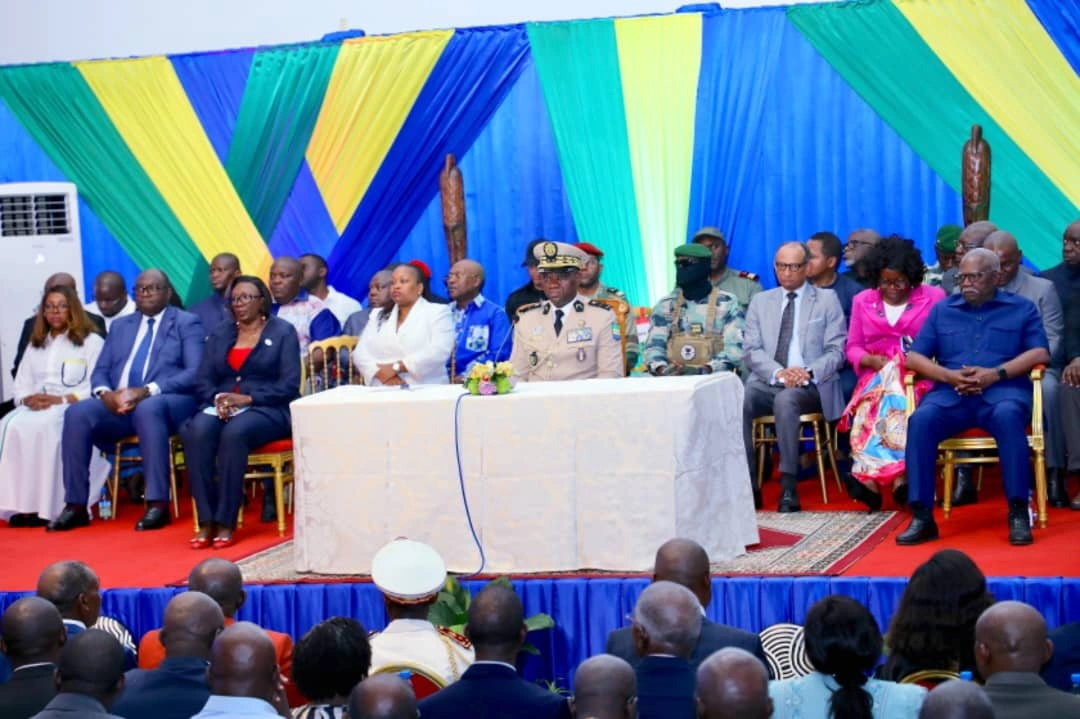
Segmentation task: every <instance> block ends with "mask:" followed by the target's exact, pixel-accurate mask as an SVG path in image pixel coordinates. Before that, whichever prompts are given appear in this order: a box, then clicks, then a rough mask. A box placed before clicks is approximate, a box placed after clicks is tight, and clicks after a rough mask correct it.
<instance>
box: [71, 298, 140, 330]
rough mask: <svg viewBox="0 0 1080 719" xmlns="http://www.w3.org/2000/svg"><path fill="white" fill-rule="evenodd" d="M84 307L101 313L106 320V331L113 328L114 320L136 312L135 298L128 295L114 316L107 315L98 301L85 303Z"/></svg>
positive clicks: (88, 310)
mask: <svg viewBox="0 0 1080 719" xmlns="http://www.w3.org/2000/svg"><path fill="white" fill-rule="evenodd" d="M83 309H85V310H86V311H87V312H93V313H94V314H95V315H100V316H101V318H102V319H103V320H105V331H106V332H108V331H109V330H110V329H112V323H113V320H115V319H119V318H120V317H127V316H128V315H130V314H133V313H134V312H135V300H133V299H131V298H130V297H128V298H127V302H125V303H124V306H123V307H121V308H120V311H119V312H117V313H116V314H115V315H113V316H112V317H106V316H105V313H103V312H102V311H101V309H100V308H99V307H98V303H97V302H90V303H89V304H85V305H83Z"/></svg>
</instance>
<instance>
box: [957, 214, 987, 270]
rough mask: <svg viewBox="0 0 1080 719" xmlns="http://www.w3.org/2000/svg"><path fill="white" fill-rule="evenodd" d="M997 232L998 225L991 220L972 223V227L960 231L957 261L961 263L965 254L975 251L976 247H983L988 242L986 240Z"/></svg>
mask: <svg viewBox="0 0 1080 719" xmlns="http://www.w3.org/2000/svg"><path fill="white" fill-rule="evenodd" d="M996 231H997V225H995V224H994V223H993V222H990V221H989V220H979V221H978V222H972V223H971V224H970V225H968V226H967V227H965V228H964V229H963V230H961V231H960V236H959V237H958V238H956V260H957V262H959V261H960V260H961V259H962V258H963V256H964V255H965V254H967V253H968V252H970V251H971V250H973V249H975V248H976V247H982V246H983V243H984V242H986V238H987V237H989V236H990V235H991V234H993V233H994V232H996Z"/></svg>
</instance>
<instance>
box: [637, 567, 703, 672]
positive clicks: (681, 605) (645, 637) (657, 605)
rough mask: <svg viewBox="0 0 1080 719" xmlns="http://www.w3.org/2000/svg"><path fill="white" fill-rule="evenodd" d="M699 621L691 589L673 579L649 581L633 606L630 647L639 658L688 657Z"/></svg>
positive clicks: (696, 635) (700, 616) (698, 634)
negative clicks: (654, 655) (666, 655)
mask: <svg viewBox="0 0 1080 719" xmlns="http://www.w3.org/2000/svg"><path fill="white" fill-rule="evenodd" d="M701 620H702V614H701V603H700V602H699V601H698V598H697V597H696V596H694V593H693V592H691V591H690V590H689V589H687V588H686V587H683V586H681V585H679V584H675V583H674V582H665V581H660V582H653V583H652V584H650V585H649V586H647V587H645V591H643V592H642V593H641V596H640V597H638V601H637V604H636V605H635V606H634V624H633V628H632V632H633V635H634V647H635V649H636V650H637V652H638V655H639V656H643V657H644V656H648V655H650V654H674V655H675V656H677V657H682V658H683V659H687V660H689V659H690V657H691V656H693V654H694V647H695V646H696V645H697V641H698V637H699V636H700V635H701Z"/></svg>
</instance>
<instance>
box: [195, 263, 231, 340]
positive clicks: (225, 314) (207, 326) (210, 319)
mask: <svg viewBox="0 0 1080 719" xmlns="http://www.w3.org/2000/svg"><path fill="white" fill-rule="evenodd" d="M239 276H240V260H239V258H237V256H236V255H234V254H233V253H231V252H222V253H221V254H219V255H215V256H214V259H212V260H210V287H211V288H212V289H213V292H211V293H210V296H209V297H207V298H206V299H204V300H202V301H200V302H197V303H195V304H194V305H192V307H191V310H190V311H191V314H193V315H195V316H196V317H198V318H199V322H201V323H202V326H203V329H204V330H205V331H206V335H207V336H208V337H209V336H210V333H211V332H213V331H214V329H215V328H216V327H217V326H218V325H220V324H221V323H222V322H231V321H232V313H230V312H229V305H228V304H226V302H225V293H226V292H228V290H229V285H231V284H232V281H233V280H234V279H235V278H237V277H239Z"/></svg>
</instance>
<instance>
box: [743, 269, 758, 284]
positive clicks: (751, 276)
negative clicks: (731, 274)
mask: <svg viewBox="0 0 1080 719" xmlns="http://www.w3.org/2000/svg"><path fill="white" fill-rule="evenodd" d="M739 277H745V278H746V279H748V280H753V281H754V282H757V281H758V279H759V277H758V275H757V273H756V272H746V271H744V270H739Z"/></svg>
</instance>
